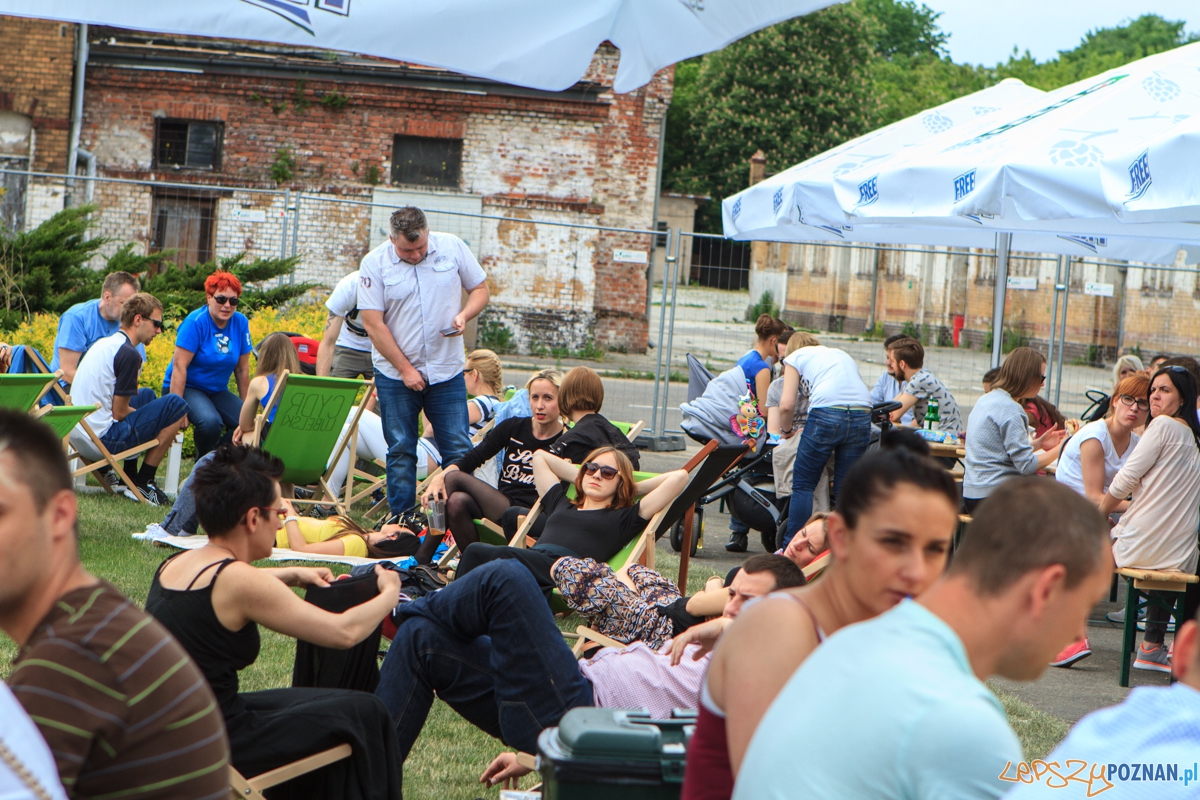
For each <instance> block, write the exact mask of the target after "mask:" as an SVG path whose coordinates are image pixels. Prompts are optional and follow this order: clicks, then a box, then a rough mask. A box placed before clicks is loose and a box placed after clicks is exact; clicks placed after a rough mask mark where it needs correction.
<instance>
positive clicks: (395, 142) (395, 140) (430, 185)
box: [388, 133, 463, 192]
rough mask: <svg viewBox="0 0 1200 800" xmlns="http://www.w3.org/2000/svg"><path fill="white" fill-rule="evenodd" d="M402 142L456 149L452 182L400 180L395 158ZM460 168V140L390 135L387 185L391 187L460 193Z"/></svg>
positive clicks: (461, 163) (461, 150)
mask: <svg viewBox="0 0 1200 800" xmlns="http://www.w3.org/2000/svg"><path fill="white" fill-rule="evenodd" d="M402 141H415V142H428V143H438V144H444V145H446V146H447V147H449V148H451V149H454V148H457V151H458V152H457V156H458V162H457V164H456V165H455V170H454V171H455V174H454V182H453V183H448V182H444V181H439V182H436V183H434V182H429V181H426V182H416V181H404V180H400V176H399V171H400V168H401V165H400V163H399V160H398V159H397V156H398V155H399V149H400V143H401V142H402ZM462 167H463V140H462V139H452V138H449V137H441V136H411V135H408V134H403V133H396V134H393V135H392V168H391V170H390V174H389V175H388V179H389V183H390V184H391V185H392V186H417V187H421V188H424V189H449V190H453V191H456V192H457V191H462V179H463V170H462ZM444 174H445V172H443V175H444Z"/></svg>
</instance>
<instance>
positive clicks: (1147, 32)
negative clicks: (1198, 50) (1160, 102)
mask: <svg viewBox="0 0 1200 800" xmlns="http://www.w3.org/2000/svg"><path fill="white" fill-rule="evenodd" d="M1198 39H1200V35H1198V34H1196V33H1192V34H1188V33H1186V32H1185V31H1184V23H1183V22H1171V21H1169V20H1165V19H1163V18H1162V17H1160V16H1158V15H1157V14H1143V15H1142V16H1140V17H1138V18H1137V19H1135V20H1133V21H1132V22H1129V23H1127V24H1125V25H1118V26H1116V27H1114V28H1097V29H1096V30H1093V31H1089V32H1088V33H1087V34H1086V35H1085V36H1084V37H1083V41H1082V42H1080V43H1079V46H1078V47H1076V48H1075V49H1073V50H1062V51H1060V52H1059V54H1058V58H1056V59H1053V60H1050V61H1046V62H1043V63H1038V62H1037V61H1036V60H1035V59H1034V58H1033V56H1032V55H1030V53H1029V51H1028V50H1027V51H1025V53H1024V54H1017V53H1015V52H1014V53H1013V55H1012V56H1011V57H1009V59H1008V61H1007V62H1006V63H1004V64H998V65H997V66H996V69H995V71H994V72H995V76H996V78H997V79H1000V78H1020V79H1021V80H1023V81H1025V83H1027V84H1029V85H1030V86H1036V87H1037V88H1039V89H1045V90H1047V91H1049V90H1051V89H1057V88H1058V87H1060V86H1066V85H1067V84H1069V83H1074V82H1075V81H1080V80H1083V79H1084V78H1088V77H1091V76H1092V75H1097V74H1099V73H1101V72H1104V71H1105V70H1110V69H1114V68H1116V67H1120V66H1123V65H1125V64H1128V63H1129V62H1130V61H1136V60H1137V59H1139V58H1145V57H1146V56H1149V55H1154V54H1155V53H1162V52H1164V51H1166V50H1173V49H1175V48H1176V47H1179V46H1180V45H1184V44H1188V43H1189V42H1194V41H1197V40H1198Z"/></svg>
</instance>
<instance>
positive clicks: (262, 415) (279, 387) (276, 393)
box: [243, 369, 375, 515]
mask: <svg viewBox="0 0 1200 800" xmlns="http://www.w3.org/2000/svg"><path fill="white" fill-rule="evenodd" d="M290 374H291V373H290V372H289V371H288V370H286V369H285V370H284V371H283V373H282V374H281V375H280V376H279V379H278V380H276V381H275V388H274V389H272V390H271V394H270V395H269V396H268V397H267V402H266V404H265V405H264V406H263V408H262V411H260V412H259V413H258V414H256V415H255V416H254V430H253V431H251V433H250V435H249V437H246V438H244V439H243V441H244V442H245V443H246V444H249V445H251V446H253V447H259V448H261V447H262V445H263V442H262V438H263V429H264V428H265V427H266V421H267V418H268V417H269V416H270V415H271V411H272V410H274V409H275V407H276V406H278V405H279V402H280V400H281V399H282V398H283V393H284V391H285V390H286V388H287V384H288V376H289V375H290ZM304 377H306V378H307V377H313V376H307V375H306V376H304ZM363 387H365V388H366V390H367V394H366V396H367V397H370V396H371V391H372V390H373V389H374V388H375V382H374V381H365V382H364V383H363ZM366 407H367V404H366V402H362V403H359V404H358V410H357V411H356V412H354V415H353V417H352V418H351V421H350V427H349V428H348V429H347V430H346V435H345V436H343V437H341V440H340V441H339V442H338V443H337V446H336V447H334V448H333V455H332V456H330V458H329V462H328V466H327V467H326V469H325V474H324V475H322V476H321V477H319V478H318V479H317V485H318V486H320V487H321V489H322V491H323V494H321V496H320V497H318V496H317V495H318V493H317V492H314V493H313V497H312V498H288V499H289V501H290V502H291V503H292V504H294V505H296V504H299V505H324V504H327V503H332V504H333V506H334V508H335V509H337V513H339V514H343V515H345V514H347V513H349V507H348V506H346V505H343V504H342V502H341V500H340V499H339V497H338V493H337V492H335V491H333V490H332V489H330V488H329V481H330V480H331V479H332V477H333V470H334V468H335V467H336V466H337V462H338V459H339V458H341V456H342V452H343V451H345V450H346V449H347V447H348V446H350V445H354V446H355V449H354V450H351V458H352V459H353V457H354V456H353V453H354V452H356V450H357V447H356V446H357V444H358V421H359V420H360V419H362V415H363V412H364V411H365V410H366ZM351 465H352V466H353V462H351ZM351 475H352V471H348V472H347V473H346V484H347V485H348V486H352V485H353V484H352V481H351Z"/></svg>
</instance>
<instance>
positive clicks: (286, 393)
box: [251, 371, 370, 514]
mask: <svg viewBox="0 0 1200 800" xmlns="http://www.w3.org/2000/svg"><path fill="white" fill-rule="evenodd" d="M363 386H367V388H368V391H370V385H369V382H367V381H361V380H358V379H349V378H318V377H316V376H313V375H292V374H289V373H288V372H286V371H285V372H284V373H283V374H282V375H281V376H280V377H279V380H277V381H276V382H275V390H274V391H272V392H271V396H270V397H269V398H268V399H267V404H266V406H265V407H264V408H263V410H262V413H260V414H259V415H258V416H257V417H256V418H255V422H254V435H253V438H252V440H251V441H252V443H256V444H258V446H259V447H261V448H262V449H263V452H265V453H270V454H271V455H273V456H275V457H276V458H278V459H279V460H280V461H282V462H283V477H281V478H280V479H279V482H280V483H285V484H291V485H292V486H316V487H319V488H320V489H321V490H322V492H323V493H324V495H325V497H322V496H321V495H322V492H314V494H313V497H312V498H310V499H305V500H293V501H292V502H293V503H307V504H310V505H315V504H318V503H322V504H323V503H332V504H333V505H335V506H336V507H337V510H338V513H339V514H345V513H346V512H347V509H346V508H345V506H344V505H343V503H342V502H341V501H340V500H339V498H338V496H337V495H336V494H335V493H334V492H333V491H332V490H330V488H329V477H330V473H331V471H332V469H333V465H334V464H336V463H337V460H338V458H339V457H341V454H342V450H344V449H345V448H346V445H347V442H349V441H354V440H355V439H356V437H357V436H358V420H359V419H360V418H361V417H362V412H363V404H359V406H358V413H357V414H355V416H354V419H353V421H352V422H351V425H350V429H349V431H348V434H347V436H346V437H345V438H343V437H342V426H343V425H345V424H346V420H347V418H349V417H350V409H351V408H352V407H353V406H354V401H355V399H356V398H357V396H358V392H359V390H360V389H362V388H363ZM273 408H278V409H279V410H278V411H277V412H276V414H275V420H274V422H272V423H271V426H270V428H269V429H268V430H267V435H266V437H265V439H264V438H263V436H262V430H263V427H264V423H265V421H266V419H267V417H268V416H269V415H270V413H271V409H273ZM339 440H341V441H340V442H339Z"/></svg>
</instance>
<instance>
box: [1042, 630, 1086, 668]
mask: <svg viewBox="0 0 1200 800" xmlns="http://www.w3.org/2000/svg"><path fill="white" fill-rule="evenodd" d="M1091 654H1092V649H1091V648H1090V647H1088V640H1087V637H1086V636H1085V637H1084V638H1082V639H1080V640H1079V641H1078V642H1071V644H1069V645H1067V646H1066V647H1065V648H1064V649H1063V651H1062V652H1061V653H1059V654H1058V657H1057V658H1055V659H1054V660H1053V661H1051V662H1050V666H1052V667H1070V666H1071V665H1072V664H1074V663H1075V662H1076V661H1082V660H1083V659H1085V658H1087V657H1088V656H1090V655H1091Z"/></svg>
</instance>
